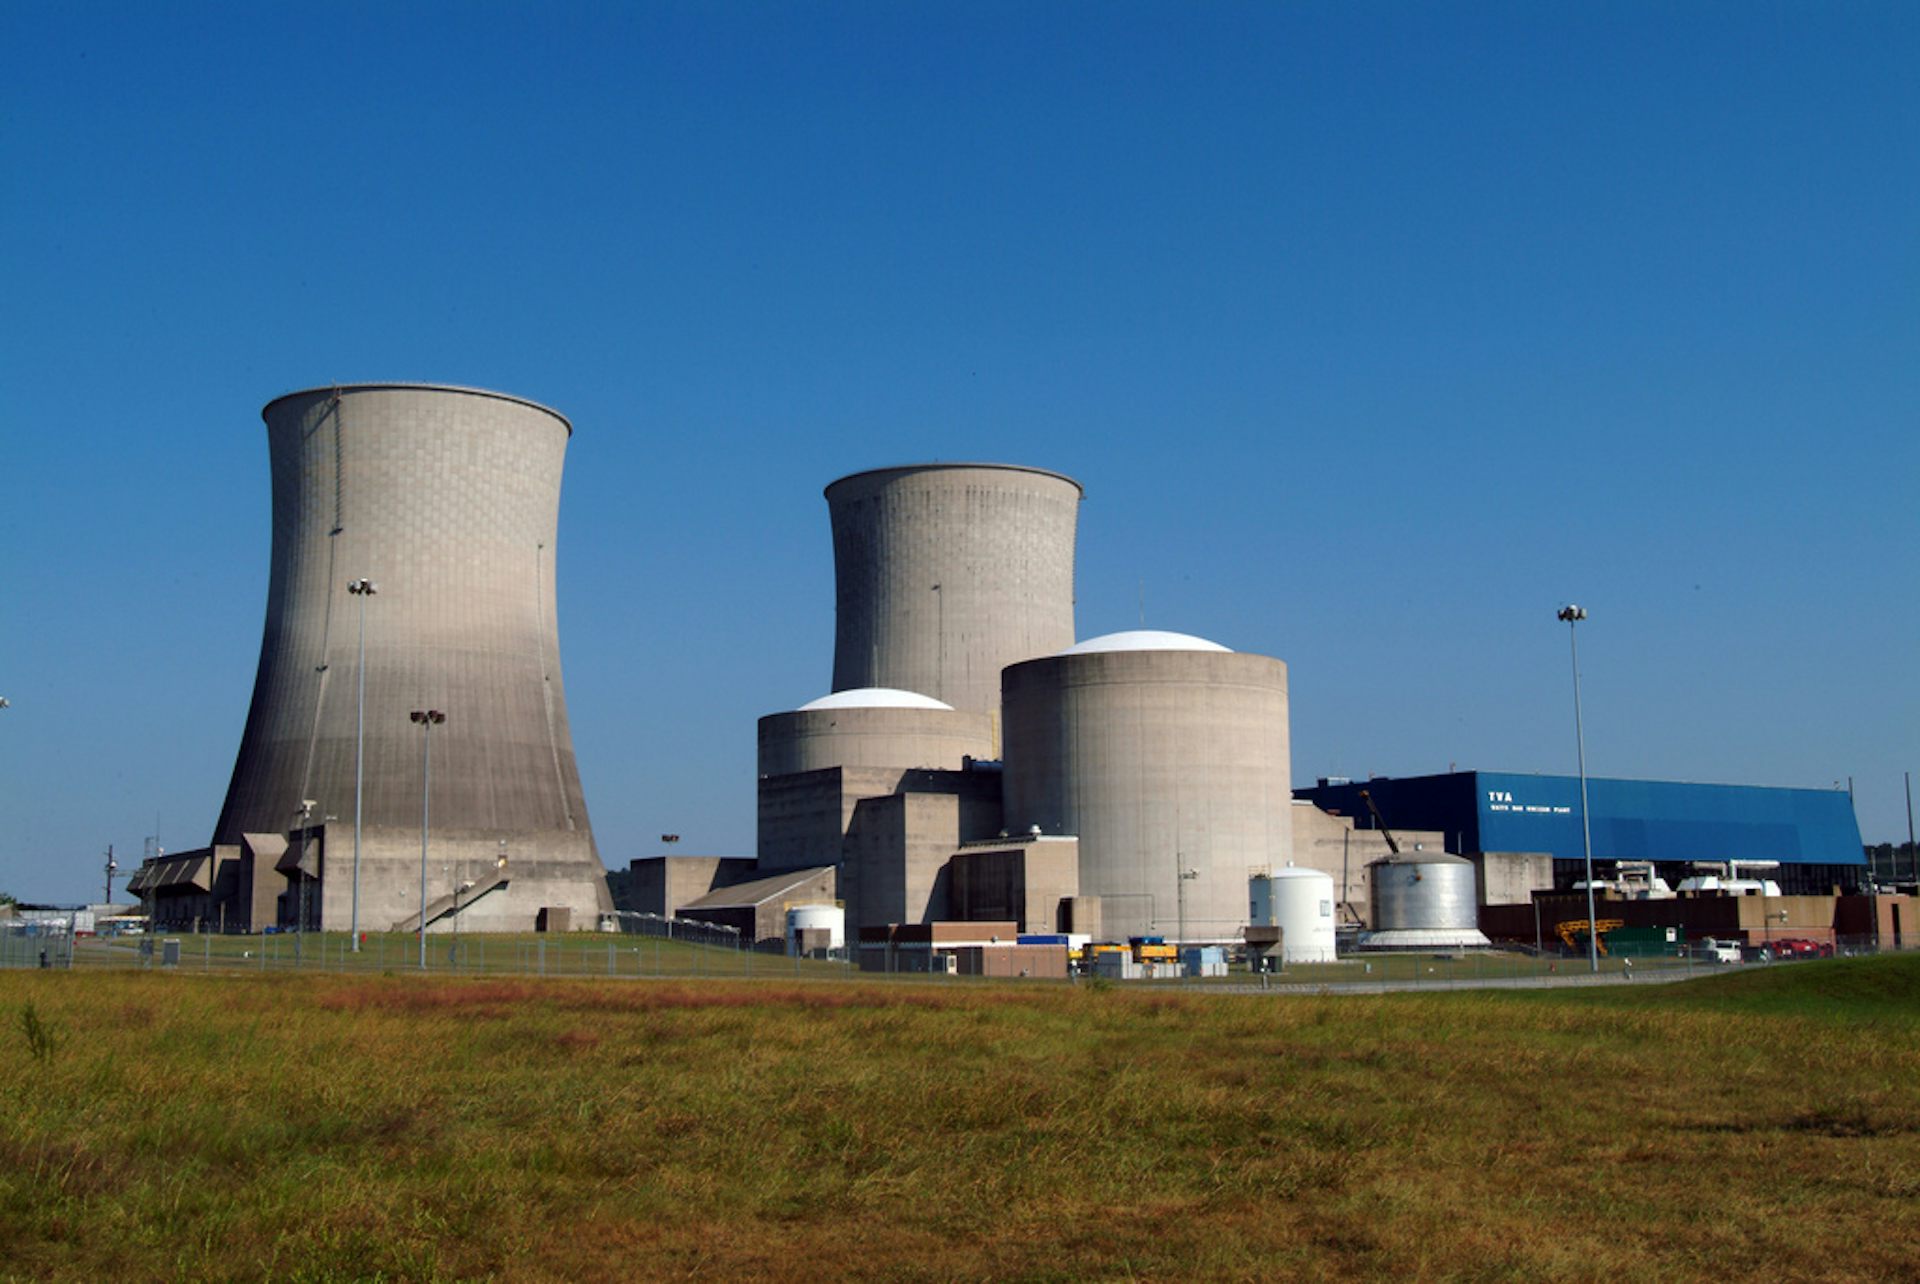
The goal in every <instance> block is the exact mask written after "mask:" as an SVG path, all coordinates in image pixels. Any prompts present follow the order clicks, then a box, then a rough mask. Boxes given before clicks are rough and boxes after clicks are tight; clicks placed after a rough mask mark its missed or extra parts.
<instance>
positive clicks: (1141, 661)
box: [1004, 630, 1293, 942]
mask: <svg viewBox="0 0 1920 1284" xmlns="http://www.w3.org/2000/svg"><path fill="white" fill-rule="evenodd" d="M1004 689H1005V695H1004V700H1005V719H1006V722H1005V729H1004V739H1005V759H1006V769H1005V799H1006V827H1007V829H1008V830H1009V831H1011V832H1015V833H1019V832H1022V831H1025V830H1028V829H1029V828H1030V827H1031V826H1036V825H1037V826H1039V828H1040V832H1042V833H1046V834H1071V835H1075V836H1077V837H1078V838H1079V840H1080V895H1082V896H1097V897H1099V898H1101V921H1102V924H1103V926H1104V929H1105V932H1106V934H1107V935H1108V936H1109V937H1114V938H1122V937H1126V936H1130V935H1142V934H1148V933H1159V934H1163V935H1165V936H1167V937H1168V938H1169V939H1172V938H1175V937H1179V938H1181V939H1184V940H1187V941H1194V942H1206V941H1233V940H1237V939H1238V938H1239V934H1240V929H1241V927H1242V926H1244V925H1245V923H1246V921H1247V899H1246V897H1247V878H1248V875H1249V873H1250V872H1251V871H1254V870H1260V869H1271V868H1276V867H1282V866H1285V865H1286V864H1287V862H1288V861H1289V860H1290V859H1291V857H1292V853H1293V816H1292V806H1293V803H1292V799H1293V791H1292V778H1291V777H1292V771H1291V764H1290V759H1289V746H1288V730H1287V666H1286V665H1285V664H1284V663H1282V662H1281V661H1279V660H1276V659H1273V658H1271V657H1268V656H1264V655H1246V654H1239V653H1235V652H1232V651H1229V650H1227V649H1226V648H1225V647H1223V646H1220V645H1219V644H1218V643H1214V642H1208V641H1206V640H1205V639H1202V638H1196V637H1192V636H1189V635H1186V634H1180V633H1164V632H1157V631H1144V630H1143V631H1138V632H1128V633H1116V634H1112V635H1109V636H1107V637H1102V638H1094V639H1092V640H1090V641H1087V642H1082V643H1080V644H1079V645H1077V646H1074V647H1071V648H1069V649H1067V650H1066V651H1063V652H1062V653H1060V654H1058V655H1053V656H1048V657H1046V658H1044V659H1037V660H1028V661H1025V662H1024V663H1020V664H1015V665H1011V666H1009V667H1008V669H1007V670H1006V673H1005V675H1004Z"/></svg>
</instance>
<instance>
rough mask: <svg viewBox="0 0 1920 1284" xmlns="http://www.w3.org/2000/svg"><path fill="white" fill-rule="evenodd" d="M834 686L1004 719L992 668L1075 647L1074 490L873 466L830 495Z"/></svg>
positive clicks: (959, 468)
mask: <svg viewBox="0 0 1920 1284" xmlns="http://www.w3.org/2000/svg"><path fill="white" fill-rule="evenodd" d="M826 495H827V508H828V512H829V515H830V517H831V520H832V524H833V569H834V590H835V613H834V647H833V690H835V691H848V690H854V689H857V688H862V687H885V688H892V689H897V690H904V691H913V692H917V693H919V694H921V695H926V696H932V697H933V698H934V699H936V700H940V701H942V702H944V703H946V704H949V705H952V706H953V707H954V708H955V709H959V710H963V711H965V712H968V713H981V714H986V715H987V716H988V717H989V718H992V719H995V720H996V721H997V720H998V718H999V716H1000V671H1001V670H1002V669H1003V668H1005V667H1006V666H1007V665H1009V664H1012V663H1013V662H1014V661H1016V660H1026V659H1031V658H1032V657H1034V656H1036V655H1050V654H1052V653H1053V652H1055V651H1058V650H1060V649H1061V648H1063V647H1067V646H1071V645H1073V542H1074V529H1075V526H1076V523H1077V522H1078V519H1079V510H1080V496H1081V490H1080V484H1079V483H1078V482H1076V481H1074V480H1072V479H1071V478H1068V477H1063V476H1061V475H1060V474H1059V473H1052V472H1047V471H1045V470H1043V469H1039V468H1024V467H1016V466H1012V465H1006V464H916V465H912V466H908V467H901V468H876V469H872V470H870V471H868V472H861V473H854V474H853V475H851V476H848V477H842V478H841V479H840V480H839V481H836V482H834V483H833V484H832V485H830V486H828V487H827V490H826Z"/></svg>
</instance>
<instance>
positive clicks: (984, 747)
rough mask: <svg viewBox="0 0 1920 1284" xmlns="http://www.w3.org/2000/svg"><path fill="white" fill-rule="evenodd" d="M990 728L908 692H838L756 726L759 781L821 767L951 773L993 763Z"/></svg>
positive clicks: (979, 716) (981, 719) (979, 717)
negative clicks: (970, 763) (969, 761)
mask: <svg viewBox="0 0 1920 1284" xmlns="http://www.w3.org/2000/svg"><path fill="white" fill-rule="evenodd" d="M993 756H994V749H993V723H992V720H991V719H989V718H988V717H987V716H986V715H985V714H984V713H967V712H963V711H962V710H959V709H955V708H953V707H952V706H951V705H948V704H943V703H942V702H940V701H938V700H935V699H933V698H931V697H929V696H923V695H918V694H916V693H914V692H912V691H887V690H879V689H874V688H870V687H869V688H862V689H860V690H856V691H839V692H835V693H834V694H833V695H830V696H825V697H822V698H821V699H819V700H814V701H812V702H811V703H808V704H803V705H801V706H800V707H799V708H798V709H794V710H792V711H790V712H787V713H770V714H768V715H767V716H766V717H764V718H762V719H760V775H761V777H762V778H763V779H764V778H765V777H768V776H786V775H792V774H793V773H795V772H801V771H817V770H819V769H820V768H822V767H930V768H934V769H937V770H943V771H958V770H959V769H960V768H961V767H962V765H963V762H962V760H963V759H966V758H976V759H980V758H992V757H993Z"/></svg>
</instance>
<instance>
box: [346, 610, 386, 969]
mask: <svg viewBox="0 0 1920 1284" xmlns="http://www.w3.org/2000/svg"><path fill="white" fill-rule="evenodd" d="M379 591H380V586H379V585H378V584H375V583H374V582H373V581H372V580H369V579H358V580H349V581H348V582H347V592H349V593H351V594H353V596H354V598H355V599H356V600H357V601H358V602H359V603H360V664H359V666H358V668H356V669H355V671H354V673H355V678H356V680H357V681H358V682H359V685H360V694H359V703H358V705H357V707H356V712H355V713H354V720H353V916H352V921H351V922H350V923H349V924H348V930H349V933H350V934H351V935H352V937H353V952H354V953H355V954H358V953H359V952H360V815H361V807H360V795H361V794H362V793H363V792H364V790H365V787H366V778H367V777H366V770H367V767H366V758H367V599H368V598H370V597H372V596H373V595H374V594H375V593H378V592H379Z"/></svg>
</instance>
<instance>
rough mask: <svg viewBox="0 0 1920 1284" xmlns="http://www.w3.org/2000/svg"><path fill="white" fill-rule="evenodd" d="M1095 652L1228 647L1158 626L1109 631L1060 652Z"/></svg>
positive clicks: (1196, 649)
mask: <svg viewBox="0 0 1920 1284" xmlns="http://www.w3.org/2000/svg"><path fill="white" fill-rule="evenodd" d="M1097 651H1226V652H1228V653H1229V654H1231V653H1232V652H1231V648H1229V647H1224V646H1221V645H1220V644H1219V643H1218V642H1209V641H1207V640H1206V639H1205V638H1197V637H1195V636H1193V634H1191V633H1165V632H1162V631H1161V630H1159V629H1130V630H1128V631H1127V632H1125V633H1109V634H1107V635H1105V636H1104V637H1097V638H1088V639H1087V640H1086V641H1085V642H1076V643H1074V644H1073V645H1072V646H1070V647H1068V648H1067V649H1066V650H1064V651H1061V652H1059V654H1061V655H1091V654H1093V653H1094V652H1097Z"/></svg>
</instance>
